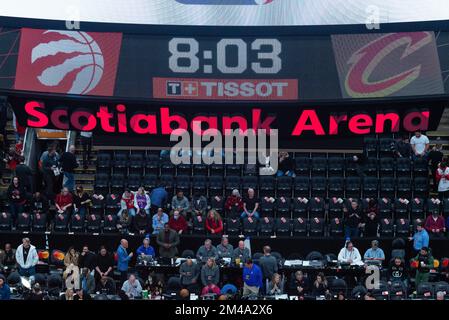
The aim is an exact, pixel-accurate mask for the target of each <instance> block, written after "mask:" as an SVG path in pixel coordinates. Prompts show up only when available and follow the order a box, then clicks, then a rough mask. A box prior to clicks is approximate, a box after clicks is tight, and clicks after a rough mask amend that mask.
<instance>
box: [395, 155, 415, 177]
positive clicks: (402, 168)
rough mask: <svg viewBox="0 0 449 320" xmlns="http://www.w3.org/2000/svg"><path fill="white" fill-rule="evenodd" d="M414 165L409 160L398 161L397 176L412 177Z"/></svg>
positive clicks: (401, 159) (400, 159) (399, 159)
mask: <svg viewBox="0 0 449 320" xmlns="http://www.w3.org/2000/svg"><path fill="white" fill-rule="evenodd" d="M411 168H412V163H411V161H410V159H409V158H398V159H397V160H396V175H397V176H398V177H410V172H411Z"/></svg>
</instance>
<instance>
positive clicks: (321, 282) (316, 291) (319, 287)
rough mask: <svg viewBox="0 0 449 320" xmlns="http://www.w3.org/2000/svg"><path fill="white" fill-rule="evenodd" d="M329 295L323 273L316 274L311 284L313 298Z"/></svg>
mask: <svg viewBox="0 0 449 320" xmlns="http://www.w3.org/2000/svg"><path fill="white" fill-rule="evenodd" d="M328 293H329V285H328V283H327V280H326V277H325V276H324V273H322V272H320V273H318V274H317V276H316V279H315V281H314V282H313V289H312V295H313V296H315V297H320V296H325V295H326V294H328Z"/></svg>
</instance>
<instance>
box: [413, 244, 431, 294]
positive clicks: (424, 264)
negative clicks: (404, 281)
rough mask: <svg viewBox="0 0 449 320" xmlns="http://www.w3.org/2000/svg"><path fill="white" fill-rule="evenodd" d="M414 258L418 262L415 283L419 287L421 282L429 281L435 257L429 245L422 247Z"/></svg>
mask: <svg viewBox="0 0 449 320" xmlns="http://www.w3.org/2000/svg"><path fill="white" fill-rule="evenodd" d="M413 260H414V261H416V262H417V263H418V267H417V269H416V276H415V285H416V288H418V286H419V284H420V283H422V282H428V281H429V272H430V269H433V257H432V255H431V254H430V253H429V249H428V248H427V247H422V248H421V250H419V253H418V255H417V256H416V257H415V258H414V259H413Z"/></svg>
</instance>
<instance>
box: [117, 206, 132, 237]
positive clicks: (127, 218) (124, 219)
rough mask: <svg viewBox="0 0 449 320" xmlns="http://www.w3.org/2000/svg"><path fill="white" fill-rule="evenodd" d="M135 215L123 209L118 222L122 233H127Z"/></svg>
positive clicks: (118, 227)
mask: <svg viewBox="0 0 449 320" xmlns="http://www.w3.org/2000/svg"><path fill="white" fill-rule="evenodd" d="M132 222H133V217H132V216H131V215H129V214H128V210H123V211H122V214H121V215H120V217H119V220H118V222H117V229H118V230H119V231H120V232H121V233H122V234H127V233H128V232H129V230H130V228H131V224H132Z"/></svg>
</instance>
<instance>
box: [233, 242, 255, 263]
mask: <svg viewBox="0 0 449 320" xmlns="http://www.w3.org/2000/svg"><path fill="white" fill-rule="evenodd" d="M250 258H251V255H250V252H249V249H248V248H246V247H245V242H244V241H242V240H240V241H239V245H238V247H237V248H235V249H234V252H233V253H232V261H233V262H234V263H235V261H236V259H240V263H245V262H246V261H248V259H250ZM236 264H237V263H236Z"/></svg>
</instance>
